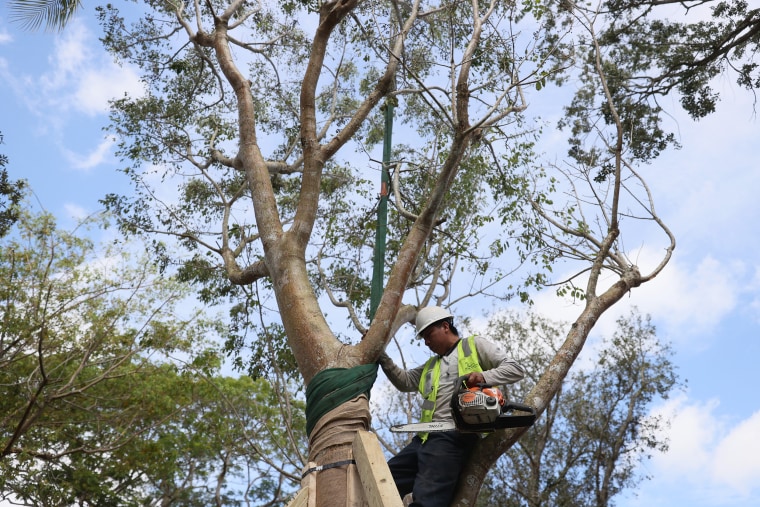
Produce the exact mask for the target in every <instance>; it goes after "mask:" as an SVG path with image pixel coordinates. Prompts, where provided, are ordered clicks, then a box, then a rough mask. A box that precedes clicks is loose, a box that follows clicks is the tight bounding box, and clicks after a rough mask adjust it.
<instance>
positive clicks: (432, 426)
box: [390, 422, 457, 433]
mask: <svg viewBox="0 0 760 507" xmlns="http://www.w3.org/2000/svg"><path fill="white" fill-rule="evenodd" d="M455 429H457V427H456V426H455V425H454V423H453V422H424V423H423V422H420V423H409V424H396V425H394V426H391V428H390V430H391V431H392V432H393V433H435V432H438V431H452V430H455Z"/></svg>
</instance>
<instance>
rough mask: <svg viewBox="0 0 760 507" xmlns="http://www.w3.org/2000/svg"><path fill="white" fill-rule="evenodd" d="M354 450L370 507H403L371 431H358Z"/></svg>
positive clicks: (375, 437)
mask: <svg viewBox="0 0 760 507" xmlns="http://www.w3.org/2000/svg"><path fill="white" fill-rule="evenodd" d="M353 450H354V459H355V460H356V467H357V468H358V469H359V477H360V479H361V481H362V487H363V488H364V494H365V495H366V497H367V502H368V503H369V507H402V506H403V504H402V502H401V497H400V496H399V494H398V490H397V489H396V485H395V484H394V482H393V477H392V476H391V471H390V469H389V468H388V463H386V461H385V456H384V455H383V450H382V448H381V447H380V442H378V440H377V436H375V434H374V433H370V432H369V431H358V432H357V433H356V438H354V442H353Z"/></svg>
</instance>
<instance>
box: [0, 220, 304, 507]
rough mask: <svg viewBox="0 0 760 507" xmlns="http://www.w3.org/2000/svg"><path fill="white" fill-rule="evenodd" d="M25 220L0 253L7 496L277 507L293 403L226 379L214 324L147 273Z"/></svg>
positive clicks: (299, 418)
mask: <svg viewBox="0 0 760 507" xmlns="http://www.w3.org/2000/svg"><path fill="white" fill-rule="evenodd" d="M18 218H19V220H18V222H17V224H16V225H15V227H14V228H13V229H12V230H11V231H10V232H9V234H8V235H7V236H6V237H5V238H3V239H2V240H0V241H1V242H0V271H1V272H2V276H0V279H1V281H0V301H1V304H2V316H3V317H2V321H1V322H0V414H2V415H0V498H2V499H4V500H9V501H12V502H14V503H18V504H22V505H38V506H43V505H74V504H76V505H115V504H118V505H138V504H139V505H149V504H155V505H236V504H243V503H244V502H245V500H246V499H250V498H252V497H253V498H269V499H271V501H272V503H271V505H282V504H283V503H284V499H285V498H287V496H288V495H289V494H290V493H292V490H293V488H294V485H293V481H295V482H296V483H297V479H296V470H297V469H298V468H299V467H300V462H301V460H299V459H298V456H299V454H300V453H302V452H304V451H303V449H304V448H305V442H304V441H303V438H302V437H300V438H299V437H298V435H302V431H303V430H302V428H303V426H304V421H303V415H302V413H301V412H300V411H299V410H298V408H299V405H298V404H297V403H296V402H294V401H293V400H292V391H291V390H290V389H289V388H288V387H287V386H286V385H285V384H284V383H281V384H277V385H273V384H270V383H269V382H263V381H261V382H254V381H252V380H251V379H250V378H249V377H247V376H246V377H242V378H240V379H233V378H228V377H223V376H221V375H220V361H219V356H220V355H221V352H220V351H219V350H218V346H215V345H214V343H213V342H210V341H209V339H210V337H213V336H215V335H218V332H219V331H220V328H219V324H218V323H217V322H215V321H213V320H210V319H207V318H206V317H205V316H204V315H202V314H199V313H197V312H195V311H192V310H191V309H190V307H189V306H188V305H187V304H186V298H187V297H188V295H189V294H190V292H189V287H187V286H186V285H183V284H180V283H177V282H176V280H171V279H169V278H161V277H159V276H158V275H157V273H156V272H155V269H154V267H153V264H152V263H150V262H149V261H148V260H147V259H142V261H141V262H139V261H138V262H135V259H136V256H135V255H134V252H133V251H128V250H123V249H122V248H123V246H124V245H120V251H119V252H118V253H117V252H116V251H114V250H112V249H108V248H106V249H105V250H104V251H101V250H99V249H97V248H95V246H94V245H93V243H92V242H91V241H90V240H88V239H84V238H83V237H82V236H78V235H77V234H75V233H68V232H65V231H61V230H59V229H57V227H56V224H55V222H54V220H53V219H52V217H51V216H50V215H48V214H37V215H35V214H33V213H32V212H31V211H29V208H28V207H25V206H19V214H18ZM80 232H81V231H80ZM81 234H82V235H84V232H81ZM110 247H111V248H112V247H113V245H110ZM183 313H184V314H186V315H187V316H186V317H182V314H183ZM293 403H296V405H295V406H293ZM275 415H276V418H275V417H274V416H275ZM273 419H276V420H277V421H278V422H277V424H273V423H271V421H272V420H273Z"/></svg>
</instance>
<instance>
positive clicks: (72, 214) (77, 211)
mask: <svg viewBox="0 0 760 507" xmlns="http://www.w3.org/2000/svg"><path fill="white" fill-rule="evenodd" d="M63 209H64V210H65V211H66V216H68V217H69V218H72V219H74V220H76V221H79V220H84V219H85V218H87V217H88V216H89V213H88V212H87V210H86V209H84V208H83V207H81V206H78V205H76V204H71V203H67V204H64V205H63Z"/></svg>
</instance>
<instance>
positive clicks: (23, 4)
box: [8, 0, 82, 30]
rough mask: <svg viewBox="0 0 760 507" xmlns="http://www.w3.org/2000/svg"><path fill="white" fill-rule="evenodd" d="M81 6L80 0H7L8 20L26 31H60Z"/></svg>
mask: <svg viewBox="0 0 760 507" xmlns="http://www.w3.org/2000/svg"><path fill="white" fill-rule="evenodd" d="M81 6H82V0H9V1H8V8H9V10H10V19H11V21H13V22H15V23H19V24H20V25H21V26H22V28H24V29H26V30H37V29H38V28H39V27H40V26H41V25H43V24H44V25H45V29H46V30H62V29H63V28H64V27H65V26H66V23H68V22H69V20H71V18H72V17H73V15H74V14H75V13H76V12H77V10H79V8H80V7H81Z"/></svg>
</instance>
